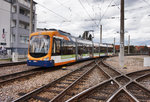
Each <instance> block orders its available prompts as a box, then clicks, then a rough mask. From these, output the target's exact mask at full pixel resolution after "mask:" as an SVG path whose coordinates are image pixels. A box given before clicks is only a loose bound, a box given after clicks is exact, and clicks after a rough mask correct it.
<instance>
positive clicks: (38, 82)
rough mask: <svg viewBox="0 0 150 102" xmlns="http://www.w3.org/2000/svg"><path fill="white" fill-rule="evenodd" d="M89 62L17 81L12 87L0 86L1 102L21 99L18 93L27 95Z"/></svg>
mask: <svg viewBox="0 0 150 102" xmlns="http://www.w3.org/2000/svg"><path fill="white" fill-rule="evenodd" d="M89 62H90V61H86V62H84V63H78V64H74V65H72V66H67V68H66V70H62V69H58V70H52V71H51V72H46V73H44V74H42V75H36V76H35V77H32V78H30V79H27V80H24V81H15V82H13V83H12V84H11V85H5V86H0V102H4V101H12V100H14V99H16V98H18V97H19V96H18V93H27V92H29V91H32V90H33V89H36V88H38V87H41V86H42V85H45V84H47V83H49V82H51V81H53V80H55V79H57V78H60V77H61V76H63V75H65V74H67V73H69V72H71V71H72V70H74V69H77V68H79V67H80V66H83V65H85V64H87V63H89Z"/></svg>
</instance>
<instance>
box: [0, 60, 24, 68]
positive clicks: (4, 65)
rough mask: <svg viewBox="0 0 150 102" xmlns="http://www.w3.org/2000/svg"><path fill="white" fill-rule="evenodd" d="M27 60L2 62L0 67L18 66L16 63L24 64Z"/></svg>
mask: <svg viewBox="0 0 150 102" xmlns="http://www.w3.org/2000/svg"><path fill="white" fill-rule="evenodd" d="M26 63H27V62H26V61H23V62H12V63H2V64H0V68H1V67H8V66H16V65H22V64H26Z"/></svg>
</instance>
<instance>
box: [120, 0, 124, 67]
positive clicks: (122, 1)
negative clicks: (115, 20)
mask: <svg viewBox="0 0 150 102" xmlns="http://www.w3.org/2000/svg"><path fill="white" fill-rule="evenodd" d="M120 14H121V15H120V17H121V19H120V54H119V58H120V59H119V61H120V67H121V68H123V67H124V0H121V9H120Z"/></svg>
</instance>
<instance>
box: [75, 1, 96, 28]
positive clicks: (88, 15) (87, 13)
mask: <svg viewBox="0 0 150 102" xmlns="http://www.w3.org/2000/svg"><path fill="white" fill-rule="evenodd" d="M78 1H79V3H80V5H81V6H82V8H83V9H84V11H85V12H86V14H87V15H88V16H89V17H90V19H91V20H92V21H93V23H94V24H95V25H96V26H97V27H98V28H99V25H98V24H97V23H96V22H95V21H94V20H93V19H92V17H91V15H90V14H89V13H88V11H87V10H86V8H85V7H84V6H83V4H82V2H81V1H80V0H78Z"/></svg>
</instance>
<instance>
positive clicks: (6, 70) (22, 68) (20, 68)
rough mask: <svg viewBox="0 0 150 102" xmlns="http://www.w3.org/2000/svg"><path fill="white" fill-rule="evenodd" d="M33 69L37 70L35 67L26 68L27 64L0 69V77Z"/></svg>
mask: <svg viewBox="0 0 150 102" xmlns="http://www.w3.org/2000/svg"><path fill="white" fill-rule="evenodd" d="M34 68H37V67H33V66H27V64H23V65H17V66H8V67H1V68H0V76H2V75H6V74H11V73H16V72H21V71H25V70H29V69H34Z"/></svg>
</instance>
